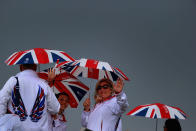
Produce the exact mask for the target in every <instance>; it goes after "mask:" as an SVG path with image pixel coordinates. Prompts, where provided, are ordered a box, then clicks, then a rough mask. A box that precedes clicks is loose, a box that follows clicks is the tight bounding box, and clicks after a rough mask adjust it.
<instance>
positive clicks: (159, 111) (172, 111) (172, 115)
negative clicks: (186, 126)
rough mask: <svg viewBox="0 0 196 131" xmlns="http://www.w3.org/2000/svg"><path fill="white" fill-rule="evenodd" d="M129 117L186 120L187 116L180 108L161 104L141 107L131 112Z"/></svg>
mask: <svg viewBox="0 0 196 131" xmlns="http://www.w3.org/2000/svg"><path fill="white" fill-rule="evenodd" d="M127 115H130V116H143V117H147V118H154V119H157V118H166V119H186V118H187V114H185V112H183V111H182V110H181V109H180V108H178V107H172V106H168V105H164V104H160V103H154V104H147V105H140V106H137V107H136V108H134V109H133V110H131V111H130V112H129V113H127Z"/></svg>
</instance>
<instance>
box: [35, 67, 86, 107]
mask: <svg viewBox="0 0 196 131" xmlns="http://www.w3.org/2000/svg"><path fill="white" fill-rule="evenodd" d="M38 75H39V77H40V78H42V79H45V80H47V79H48V70H44V71H43V72H40V73H38ZM53 86H54V87H55V88H56V89H57V91H58V92H66V93H67V94H68V95H69V97H70V106H71V107H72V108H76V107H77V106H78V104H79V102H80V101H81V100H82V98H83V97H84V96H85V94H86V93H87V91H88V90H89V88H88V87H87V86H86V85H85V84H83V83H82V82H80V81H79V80H78V79H77V78H76V77H75V76H73V75H71V74H69V73H67V72H63V73H59V74H57V75H56V77H55V80H54V82H53V83H51V84H50V87H53Z"/></svg>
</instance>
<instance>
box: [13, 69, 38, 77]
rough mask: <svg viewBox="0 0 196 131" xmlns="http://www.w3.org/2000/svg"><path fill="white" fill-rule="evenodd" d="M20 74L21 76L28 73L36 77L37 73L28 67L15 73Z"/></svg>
mask: <svg viewBox="0 0 196 131" xmlns="http://www.w3.org/2000/svg"><path fill="white" fill-rule="evenodd" d="M21 75H22V76H26V75H28V76H34V77H38V75H37V73H36V72H35V71H34V70H30V69H27V70H24V71H22V72H19V73H18V74H17V76H21Z"/></svg>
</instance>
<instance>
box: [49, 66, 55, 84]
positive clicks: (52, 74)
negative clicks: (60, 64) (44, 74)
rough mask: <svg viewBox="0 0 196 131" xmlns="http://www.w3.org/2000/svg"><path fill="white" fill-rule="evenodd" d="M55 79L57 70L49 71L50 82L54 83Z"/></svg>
mask: <svg viewBox="0 0 196 131" xmlns="http://www.w3.org/2000/svg"><path fill="white" fill-rule="evenodd" d="M55 77H56V74H55V69H52V68H50V69H49V70H48V82H52V81H54V79H55Z"/></svg>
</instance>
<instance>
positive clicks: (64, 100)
mask: <svg viewBox="0 0 196 131" xmlns="http://www.w3.org/2000/svg"><path fill="white" fill-rule="evenodd" d="M58 101H59V103H60V105H61V110H65V109H66V108H67V107H68V105H69V99H68V97H67V96H66V95H60V96H59V98H58Z"/></svg>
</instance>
